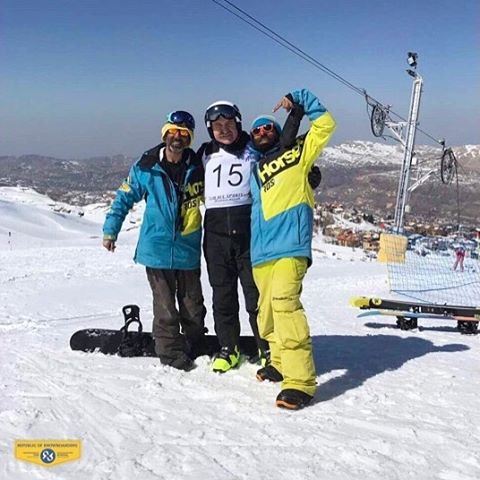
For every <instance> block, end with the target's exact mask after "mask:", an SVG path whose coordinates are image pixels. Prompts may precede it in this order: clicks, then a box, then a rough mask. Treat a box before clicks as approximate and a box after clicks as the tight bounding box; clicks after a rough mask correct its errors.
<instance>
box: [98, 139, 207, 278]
mask: <svg viewBox="0 0 480 480" xmlns="http://www.w3.org/2000/svg"><path fill="white" fill-rule="evenodd" d="M164 147H165V144H161V145H157V146H156V147H154V148H152V149H150V150H148V151H146V152H145V153H144V154H143V155H142V157H141V158H140V160H138V161H137V162H136V163H135V164H134V165H133V166H132V168H131V169H130V173H129V176H128V178H127V179H126V180H125V181H124V182H123V184H122V185H121V186H120V188H119V189H118V191H117V195H116V197H115V200H114V201H113V203H112V206H111V208H110V211H109V212H108V214H107V216H106V219H105V223H104V225H103V233H104V238H110V239H112V240H116V238H117V236H118V234H119V232H120V229H121V227H122V223H123V221H124V220H125V217H126V215H127V214H128V212H129V210H130V209H131V208H132V206H133V205H134V204H135V203H137V202H140V201H141V200H145V203H146V205H145V213H144V216H143V221H142V227H141V229H140V235H139V238H138V244H137V248H136V251H135V258H134V260H135V262H137V263H140V264H142V265H145V266H147V267H151V268H162V269H170V270H193V269H197V268H200V254H201V238H202V215H201V212H200V204H201V203H202V202H203V189H204V181H203V169H202V167H201V164H200V163H199V162H198V159H197V157H196V154H195V152H194V151H193V150H191V149H187V150H186V151H185V154H184V159H183V161H184V162H185V170H184V174H183V179H182V182H181V186H180V189H178V190H177V189H176V188H175V186H174V184H173V182H172V180H171V179H170V178H169V176H168V174H167V173H166V172H165V170H164V169H163V168H162V167H161V165H160V162H159V159H160V158H162V156H163V148H164Z"/></svg>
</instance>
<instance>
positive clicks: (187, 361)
mask: <svg viewBox="0 0 480 480" xmlns="http://www.w3.org/2000/svg"><path fill="white" fill-rule="evenodd" d="M162 363H164V362H162ZM165 365H168V366H170V367H173V368H176V369H177V370H183V371H185V372H189V371H190V370H193V369H194V368H195V366H196V365H195V363H194V362H193V360H192V359H191V358H190V357H189V356H188V355H185V354H184V355H180V356H179V357H177V358H175V359H173V360H171V361H169V362H168V363H165Z"/></svg>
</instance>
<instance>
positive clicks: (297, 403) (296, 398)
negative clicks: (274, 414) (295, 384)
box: [276, 388, 313, 410]
mask: <svg viewBox="0 0 480 480" xmlns="http://www.w3.org/2000/svg"><path fill="white" fill-rule="evenodd" d="M312 399H313V397H312V396H311V395H308V393H305V392H302V391H301V390H295V389H294V388H286V389H285V390H282V391H281V392H280V393H279V394H278V396H277V401H276V405H277V407H280V408H286V409H288V410H300V409H301V408H303V407H306V406H307V405H308V404H309V403H310V402H311V401H312Z"/></svg>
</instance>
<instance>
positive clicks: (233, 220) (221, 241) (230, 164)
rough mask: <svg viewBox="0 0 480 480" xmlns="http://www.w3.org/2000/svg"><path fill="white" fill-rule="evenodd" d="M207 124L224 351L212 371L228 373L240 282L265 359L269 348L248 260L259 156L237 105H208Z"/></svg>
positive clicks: (234, 360) (207, 228)
mask: <svg viewBox="0 0 480 480" xmlns="http://www.w3.org/2000/svg"><path fill="white" fill-rule="evenodd" d="M205 124H206V126H207V129H208V133H209V135H210V138H211V139H212V140H211V141H210V142H208V143H204V144H203V145H202V146H201V147H200V150H199V151H198V155H199V156H200V157H201V159H202V163H203V166H204V169H205V208H206V211H205V217H204V241H203V249H204V254H205V259H206V263H207V270H208V278H209V281H210V285H211V286H212V291H213V318H214V322H215V332H216V334H217V337H218V340H219V343H220V347H221V348H220V351H219V352H218V353H217V355H216V356H215V359H214V361H213V365H212V369H213V371H215V372H220V373H224V372H226V371H228V370H230V369H231V368H234V367H236V366H237V365H238V362H239V358H240V354H239V350H238V342H239V336H240V320H239V309H240V307H239V301H238V280H240V283H241V285H242V290H243V294H244V298H245V308H246V310H247V312H248V317H249V322H250V326H251V328H252V331H253V334H254V336H255V338H256V340H257V345H258V347H259V351H260V352H261V353H260V354H261V356H265V355H267V349H268V343H267V342H265V341H264V340H261V339H260V337H259V335H258V327H257V304H258V290H257V288H256V286H255V283H254V281H253V276H252V265H251V260H250V214H251V203H252V199H251V196H250V173H251V171H252V166H253V164H254V163H255V161H256V158H257V155H258V154H257V153H256V152H255V151H253V150H252V148H251V147H250V145H249V140H250V136H249V135H248V134H247V133H246V132H244V131H243V130H242V116H241V114H240V111H239V109H238V107H237V106H236V105H234V104H233V103H231V102H227V101H219V102H215V103H213V104H212V105H210V106H209V107H208V109H207V111H206V113H205Z"/></svg>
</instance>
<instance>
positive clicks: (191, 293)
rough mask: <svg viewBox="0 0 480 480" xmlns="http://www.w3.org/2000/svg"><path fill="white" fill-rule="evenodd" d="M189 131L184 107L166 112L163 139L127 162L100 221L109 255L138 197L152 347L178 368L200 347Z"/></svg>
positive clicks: (196, 177)
mask: <svg viewBox="0 0 480 480" xmlns="http://www.w3.org/2000/svg"><path fill="white" fill-rule="evenodd" d="M194 128H195V121H194V119H193V117H192V116H191V115H190V114H189V113H188V112H185V111H182V110H178V111H176V112H172V113H171V114H169V115H168V118H167V122H166V123H165V125H164V126H163V127H162V140H163V143H161V144H160V145H157V146H155V147H153V148H151V149H150V150H147V151H146V152H145V153H144V154H143V155H142V156H141V157H140V159H139V160H138V161H137V162H135V164H134V165H133V166H132V168H131V169H130V173H129V176H128V179H126V180H125V181H124V182H123V184H122V185H121V186H120V188H119V190H118V191H117V195H116V197H115V200H114V201H113V203H112V206H111V208H110V211H109V212H108V214H107V216H106V219H105V223H104V226H103V246H104V247H105V248H106V249H107V250H109V251H111V252H114V251H115V244H116V241H117V237H118V234H119V233H120V229H121V227H122V224H123V222H124V220H125V217H126V215H127V214H128V212H129V210H130V209H131V208H132V207H133V205H134V204H135V203H137V202H140V201H145V213H144V216H143V221H142V227H141V230H140V235H139V239H138V244H137V248H136V250H135V258H134V260H135V262H137V263H140V264H142V265H145V267H146V271H147V278H148V281H149V283H150V286H151V289H152V294H153V317H154V318H153V336H154V339H155V351H156V353H157V355H158V356H159V358H160V361H161V362H162V363H163V364H165V365H170V366H172V367H174V368H177V369H180V370H185V371H188V370H191V369H192V368H193V367H194V363H193V357H195V351H200V350H201V348H202V346H201V345H202V343H203V341H204V330H205V324H204V318H205V313H206V309H205V306H204V302H203V295H202V287H201V283H200V254H201V238H202V217H201V212H200V204H201V202H202V201H203V190H204V187H203V185H204V182H203V169H202V167H201V164H200V163H199V162H198V160H197V156H196V154H195V152H194V151H193V150H192V149H191V148H189V146H190V145H191V143H192V141H193V131H194ZM177 300H178V308H177V305H176V301H177ZM180 330H182V332H183V334H181V333H180Z"/></svg>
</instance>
